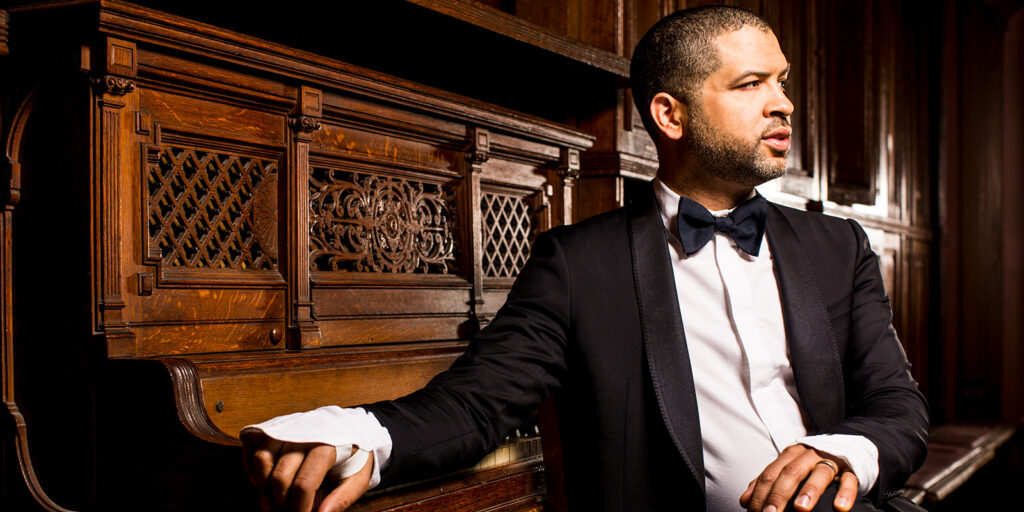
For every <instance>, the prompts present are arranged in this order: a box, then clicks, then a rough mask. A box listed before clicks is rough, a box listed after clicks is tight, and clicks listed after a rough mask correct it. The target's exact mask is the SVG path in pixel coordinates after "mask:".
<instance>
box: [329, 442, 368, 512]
mask: <svg viewBox="0 0 1024 512" xmlns="http://www.w3.org/2000/svg"><path fill="white" fill-rule="evenodd" d="M372 473H373V452H370V458H369V459H367V461H366V464H365V465H364V466H363V469H361V470H359V472H358V473H356V474H354V475H352V476H350V477H348V478H346V479H344V480H342V481H341V484H340V485H338V487H337V488H335V489H334V490H333V491H331V493H330V494H328V495H327V497H326V498H324V501H323V503H321V504H320V508H319V509H318V510H317V512H341V511H342V510H346V509H348V508H349V507H351V506H352V504H353V503H355V502H356V500H358V499H359V497H360V496H362V495H363V493H365V492H366V490H367V489H368V488H369V487H370V476H371V475H372Z"/></svg>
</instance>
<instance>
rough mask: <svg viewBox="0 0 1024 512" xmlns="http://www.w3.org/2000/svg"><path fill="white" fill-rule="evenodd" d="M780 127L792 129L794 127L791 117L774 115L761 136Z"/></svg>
mask: <svg viewBox="0 0 1024 512" xmlns="http://www.w3.org/2000/svg"><path fill="white" fill-rule="evenodd" d="M779 128H790V129H792V125H791V124H790V122H789V117H783V116H776V117H773V118H772V120H771V122H769V123H768V126H767V127H766V128H765V129H764V131H762V132H761V137H766V136H767V135H768V134H769V133H771V132H774V131H775V130H778V129H779Z"/></svg>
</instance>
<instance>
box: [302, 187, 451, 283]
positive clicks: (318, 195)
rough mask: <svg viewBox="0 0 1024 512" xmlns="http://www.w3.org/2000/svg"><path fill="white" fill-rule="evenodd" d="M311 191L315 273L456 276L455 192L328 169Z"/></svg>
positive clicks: (311, 240)
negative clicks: (449, 274) (387, 273)
mask: <svg viewBox="0 0 1024 512" xmlns="http://www.w3.org/2000/svg"><path fill="white" fill-rule="evenodd" d="M309 186H310V192H309V204H310V235H309V236H310V258H309V259H310V268H311V270H314V271H316V270H321V271H324V270H326V271H347V272H390V273H422V274H447V273H449V272H452V271H453V266H454V264H455V261H456V250H457V246H456V229H455V214H454V212H455V202H456V201H455V192H454V190H455V189H454V187H450V186H446V185H440V184H436V183H428V182H423V181H413V180H408V179H401V178H394V177H390V176H382V175H375V174H369V173H360V172H353V171H346V170H342V169H333V168H327V167H313V168H312V171H311V173H310V179H309Z"/></svg>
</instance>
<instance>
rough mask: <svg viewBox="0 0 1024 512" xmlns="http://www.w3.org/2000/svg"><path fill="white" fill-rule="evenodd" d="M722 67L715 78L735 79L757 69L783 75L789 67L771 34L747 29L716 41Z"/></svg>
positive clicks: (727, 33) (725, 34) (723, 36)
mask: <svg viewBox="0 0 1024 512" xmlns="http://www.w3.org/2000/svg"><path fill="white" fill-rule="evenodd" d="M715 43H716V45H717V46H718V53H719V58H720V59H721V67H720V68H719V69H718V71H716V72H715V73H714V74H715V75H734V74H736V73H744V72H746V71H749V70H752V69H757V70H761V71H765V72H773V73H780V72H782V71H783V70H785V69H786V67H787V66H789V62H788V61H787V60H786V56H785V55H783V54H782V48H780V47H779V41H778V40H777V39H776V38H775V34H773V33H772V32H771V31H770V30H761V29H758V28H755V27H752V26H749V25H748V26H745V27H743V28H741V29H740V30H735V31H732V32H726V33H724V34H722V35H720V36H718V37H717V38H716V39H715Z"/></svg>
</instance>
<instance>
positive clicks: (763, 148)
mask: <svg viewBox="0 0 1024 512" xmlns="http://www.w3.org/2000/svg"><path fill="white" fill-rule="evenodd" d="M717 43H718V51H719V56H720V60H721V67H720V68H719V69H718V70H717V71H715V72H714V73H712V74H711V76H709V77H708V79H707V80H706V81H705V82H704V86H703V88H702V89H701V90H699V91H697V94H696V95H695V96H696V97H695V98H693V100H694V101H692V104H691V105H690V106H689V116H690V119H689V123H688V125H687V135H688V136H687V137H686V141H687V144H688V145H689V147H690V149H691V150H692V151H693V154H694V156H695V157H696V160H697V163H698V164H699V165H700V166H701V167H702V168H703V169H704V170H705V171H706V172H709V173H710V174H712V175H715V176H717V177H719V178H722V179H724V180H727V181H730V182H733V183H738V184H741V185H745V186H751V187H753V186H757V185H760V184H761V183H764V182H765V181H768V180H772V179H775V178H778V177H779V176H782V175H783V174H785V172H786V155H787V154H788V153H789V147H790V134H791V129H790V126H789V115H790V114H791V113H792V112H793V104H792V103H791V102H790V101H789V99H788V98H787V97H786V94H785V81H786V78H787V74H788V73H789V63H788V62H787V61H786V57H785V56H784V55H783V54H782V50H781V49H780V48H779V43H778V41H777V40H776V39H775V35H774V34H772V33H771V32H764V31H761V30H759V29H756V28H754V27H749V26H748V27H743V28H742V29H741V30H737V31H734V32H729V33H726V34H723V35H722V36H720V37H719V38H718V39H717Z"/></svg>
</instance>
